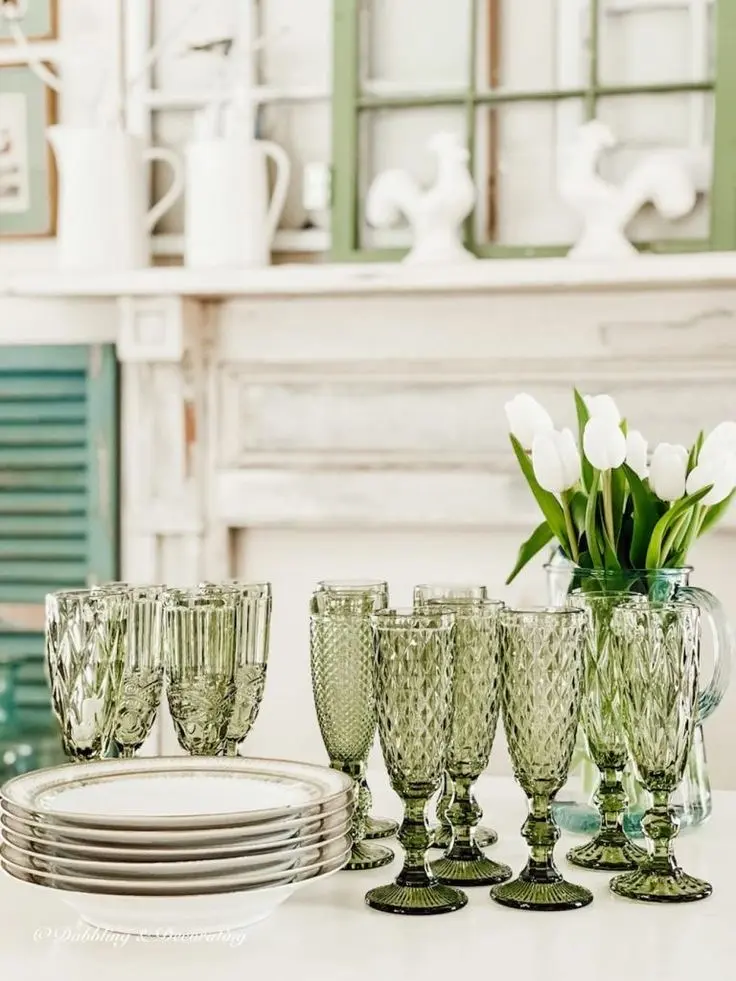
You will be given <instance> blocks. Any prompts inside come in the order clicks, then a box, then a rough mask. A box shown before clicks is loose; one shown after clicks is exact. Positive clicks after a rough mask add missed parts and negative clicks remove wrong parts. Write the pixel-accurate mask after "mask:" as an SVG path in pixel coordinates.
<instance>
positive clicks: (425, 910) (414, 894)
mask: <svg viewBox="0 0 736 981" xmlns="http://www.w3.org/2000/svg"><path fill="white" fill-rule="evenodd" d="M365 901H366V904H367V905H368V906H370V907H371V909H377V910H380V911H381V912H382V913H403V914H405V915H406V916H434V915H435V914H437V913H452V912H453V911H454V910H456V909H462V908H463V906H465V905H466V904H467V902H468V897H467V896H466V895H465V893H464V892H461V891H460V890H459V889H453V888H452V887H451V886H444V885H441V884H440V883H436V884H434V885H431V886H398V885H396V883H395V882H392V883H391V884H390V885H388V886H378V887H377V888H376V889H371V890H370V892H367V893H366V896H365Z"/></svg>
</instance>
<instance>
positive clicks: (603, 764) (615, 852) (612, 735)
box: [567, 592, 646, 872]
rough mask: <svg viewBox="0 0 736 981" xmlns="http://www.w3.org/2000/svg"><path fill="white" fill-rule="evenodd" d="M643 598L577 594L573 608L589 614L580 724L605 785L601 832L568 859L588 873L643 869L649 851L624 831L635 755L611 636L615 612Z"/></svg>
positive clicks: (598, 796)
mask: <svg viewBox="0 0 736 981" xmlns="http://www.w3.org/2000/svg"><path fill="white" fill-rule="evenodd" d="M641 599H643V597H641V596H637V594H632V593H609V592H606V593H582V592H575V593H573V594H572V595H571V596H570V597H569V599H568V606H571V607H576V608H578V609H582V610H584V611H585V612H586V613H587V615H588V618H589V622H590V630H589V631H588V643H587V646H586V657H585V686H584V694H583V703H582V708H581V711H580V725H581V728H582V730H583V732H584V734H585V737H586V739H587V744H588V750H589V752H590V755H591V758H592V759H593V762H594V763H595V765H596V766H597V767H598V769H599V771H600V782H599V784H598V789H597V791H596V793H595V795H594V797H593V801H594V803H595V804H596V806H597V808H598V811H599V814H600V831H599V832H598V834H597V835H596V836H595V837H594V838H593V839H592V840H591V841H589V842H586V843H585V844H584V845H579V846H578V847H577V848H573V849H571V850H570V851H569V852H568V853H567V860H568V861H569V862H572V863H573V865H579V866H580V867H582V868H585V869H601V870H605V871H611V872H623V871H625V870H627V869H635V868H637V866H638V864H639V862H640V861H641V860H642V859H643V858H644V857H645V855H646V852H645V851H644V850H643V849H642V848H639V846H638V845H635V844H634V843H633V842H632V841H630V840H629V838H628V836H627V835H626V833H625V831H624V815H625V813H626V808H627V806H628V800H627V797H626V792H625V790H624V785H623V771H624V768H625V766H626V764H627V762H628V758H629V753H628V749H627V748H626V740H625V738H624V729H623V720H622V718H621V686H620V684H619V677H618V671H617V666H616V656H615V648H614V645H613V644H612V637H611V620H612V616H613V613H614V611H615V610H616V609H617V607H619V606H621V605H622V604H632V603H636V602H638V601H639V600H641Z"/></svg>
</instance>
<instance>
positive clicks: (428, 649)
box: [365, 610, 468, 915]
mask: <svg viewBox="0 0 736 981" xmlns="http://www.w3.org/2000/svg"><path fill="white" fill-rule="evenodd" d="M373 629H374V634H375V685H376V699H377V706H378V734H379V737H380V741H381V749H382V751H383V758H384V761H385V763H386V769H387V770H388V775H389V778H390V780H391V786H392V787H393V789H394V790H395V791H396V793H397V794H398V795H399V797H401V800H402V802H403V804H404V819H403V821H402V823H401V827H400V828H399V842H400V843H401V846H402V848H403V849H404V866H403V868H402V870H401V872H400V873H399V875H398V876H397V878H396V880H395V881H394V882H393V883H391V884H389V885H386V886H379V887H377V888H376V889H371V890H370V892H368V893H367V894H366V897H365V900H366V903H367V904H368V905H369V906H371V907H372V908H373V909H377V910H381V911H382V912H386V913H406V914H419V915H421V914H424V915H428V914H434V913H449V912H452V911H453V910H456V909H460V908H461V907H463V906H465V904H466V903H467V901H468V900H467V896H466V895H465V893H463V892H461V891H460V890H459V889H455V888H454V887H453V886H448V885H443V884H442V883H440V882H439V881H438V879H437V878H436V877H435V876H434V874H433V873H432V872H431V870H430V868H429V865H428V863H427V850H428V848H429V843H430V833H429V827H428V825H427V807H428V805H429V801H430V799H431V797H432V795H433V794H434V793H436V791H437V789H438V787H439V784H440V778H441V776H442V771H443V768H444V764H445V750H446V743H447V734H448V727H449V723H450V719H451V711H452V700H451V697H452V689H451V682H452V659H453V653H454V618H453V616H452V615H451V614H447V613H424V612H419V611H408V612H399V611H395V610H390V611H389V610H386V611H383V612H382V613H377V614H375V616H374V617H373Z"/></svg>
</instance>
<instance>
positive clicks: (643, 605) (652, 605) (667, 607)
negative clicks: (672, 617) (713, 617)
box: [617, 596, 700, 614]
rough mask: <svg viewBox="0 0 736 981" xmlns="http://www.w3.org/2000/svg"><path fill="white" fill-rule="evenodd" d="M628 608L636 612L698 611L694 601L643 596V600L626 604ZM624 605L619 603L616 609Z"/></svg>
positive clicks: (698, 608)
mask: <svg viewBox="0 0 736 981" xmlns="http://www.w3.org/2000/svg"><path fill="white" fill-rule="evenodd" d="M626 606H627V607H628V609H630V610H633V611H634V612H636V613H682V612H683V611H684V610H688V611H689V612H691V613H698V614H699V613H700V607H699V606H696V605H695V603H689V602H687V600H683V601H682V602H679V601H678V600H650V599H647V597H646V596H645V597H644V598H643V602H632V603H629V604H626ZM622 607H624V604H621V606H620V607H617V609H621V608H622Z"/></svg>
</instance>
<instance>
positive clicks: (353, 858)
mask: <svg viewBox="0 0 736 981" xmlns="http://www.w3.org/2000/svg"><path fill="white" fill-rule="evenodd" d="M393 860H394V853H393V852H392V851H391V849H390V848H386V847H385V846H384V845H371V844H369V843H368V842H367V841H360V842H358V844H357V845H353V849H352V851H351V852H350V858H349V859H348V862H347V865H344V866H343V871H345V870H347V871H348V872H361V871H364V870H365V869H380V868H382V867H383V866H384V865H389V864H390V863H391V862H393Z"/></svg>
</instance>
